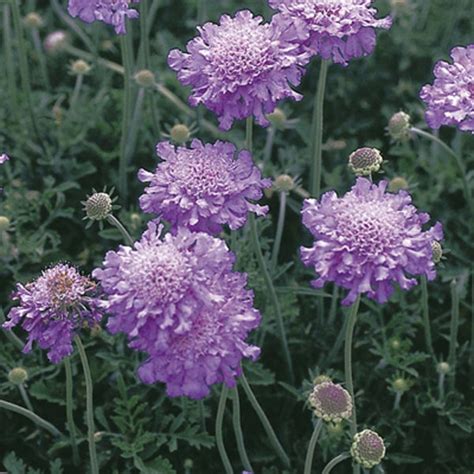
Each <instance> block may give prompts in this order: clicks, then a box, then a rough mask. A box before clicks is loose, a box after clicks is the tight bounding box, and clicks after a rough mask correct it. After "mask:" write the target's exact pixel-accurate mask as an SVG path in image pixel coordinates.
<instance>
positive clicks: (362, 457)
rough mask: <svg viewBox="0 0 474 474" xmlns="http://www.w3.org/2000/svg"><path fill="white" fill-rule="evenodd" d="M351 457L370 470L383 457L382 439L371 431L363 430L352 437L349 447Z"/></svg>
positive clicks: (383, 446)
mask: <svg viewBox="0 0 474 474" xmlns="http://www.w3.org/2000/svg"><path fill="white" fill-rule="evenodd" d="M351 456H352V458H353V459H354V461H356V462H357V463H359V464H360V465H362V466H363V467H365V468H366V469H371V468H373V467H374V466H376V465H377V464H380V461H382V459H383V458H384V456H385V445H384V442H383V439H382V438H381V437H380V436H379V435H378V434H377V433H376V432H375V431H372V430H364V431H361V432H360V433H357V434H356V435H355V436H354V440H353V442H352V446H351Z"/></svg>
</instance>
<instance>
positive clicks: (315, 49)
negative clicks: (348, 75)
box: [269, 0, 392, 65]
mask: <svg viewBox="0 0 474 474" xmlns="http://www.w3.org/2000/svg"><path fill="white" fill-rule="evenodd" d="M372 1H373V0H270V1H269V4H270V6H271V7H273V8H275V9H276V10H278V11H279V12H280V14H281V16H283V18H285V19H288V20H290V21H292V22H293V23H294V25H295V26H296V27H297V28H298V29H302V30H303V31H305V32H306V33H307V35H308V37H307V39H306V40H305V41H304V42H303V43H302V45H303V46H304V47H305V48H308V49H309V50H310V51H311V53H312V54H315V55H316V54H317V55H319V56H321V57H322V58H323V59H327V60H332V61H333V62H335V63H338V64H342V65H347V64H348V62H349V61H350V60H351V59H354V58H358V57H361V56H367V55H369V54H371V53H372V52H373V50H374V48H375V43H376V34H375V29H376V28H384V29H388V28H390V27H391V25H392V20H391V18H390V17H386V18H382V19H377V18H376V15H377V10H376V9H375V8H373V7H372V6H371V5H372Z"/></svg>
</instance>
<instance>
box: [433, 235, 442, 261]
mask: <svg viewBox="0 0 474 474" xmlns="http://www.w3.org/2000/svg"><path fill="white" fill-rule="evenodd" d="M431 250H432V252H433V262H434V263H439V262H441V259H442V258H443V247H442V246H441V244H440V243H439V242H438V241H437V240H433V242H432V243H431Z"/></svg>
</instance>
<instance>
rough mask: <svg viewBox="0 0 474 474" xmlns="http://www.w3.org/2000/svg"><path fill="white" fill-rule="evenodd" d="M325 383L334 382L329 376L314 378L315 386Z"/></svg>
mask: <svg viewBox="0 0 474 474" xmlns="http://www.w3.org/2000/svg"><path fill="white" fill-rule="evenodd" d="M323 382H332V380H331V377H328V376H327V375H324V374H322V375H318V376H317V377H315V378H314V380H313V385H319V384H320V383H323Z"/></svg>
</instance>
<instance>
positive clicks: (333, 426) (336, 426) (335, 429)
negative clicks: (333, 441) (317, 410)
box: [326, 421, 344, 438]
mask: <svg viewBox="0 0 474 474" xmlns="http://www.w3.org/2000/svg"><path fill="white" fill-rule="evenodd" d="M326 429H327V430H328V433H329V435H330V436H334V437H336V438H339V437H340V436H342V435H343V434H344V427H343V426H342V422H340V421H339V422H337V423H333V422H330V423H328V424H327V425H326Z"/></svg>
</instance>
